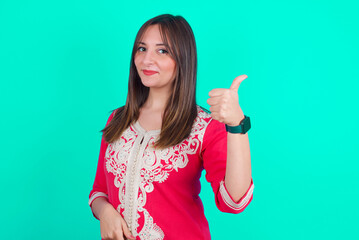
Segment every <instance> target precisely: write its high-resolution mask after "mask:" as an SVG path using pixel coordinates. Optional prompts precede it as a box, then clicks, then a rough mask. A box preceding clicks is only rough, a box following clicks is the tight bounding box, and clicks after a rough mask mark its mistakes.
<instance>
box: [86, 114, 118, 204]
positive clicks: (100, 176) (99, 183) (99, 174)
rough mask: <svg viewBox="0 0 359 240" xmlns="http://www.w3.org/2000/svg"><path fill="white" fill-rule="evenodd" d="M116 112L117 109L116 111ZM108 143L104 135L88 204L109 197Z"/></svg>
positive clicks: (110, 118) (108, 121)
mask: <svg viewBox="0 0 359 240" xmlns="http://www.w3.org/2000/svg"><path fill="white" fill-rule="evenodd" d="M114 112H115V111H114ZM114 112H112V113H111V115H110V117H109V118H108V120H107V123H106V126H107V125H108V124H109V123H110V121H111V120H112V118H113V115H114ZM107 146H108V143H107V142H106V141H105V139H104V138H103V137H102V139H101V146H100V156H99V159H98V164H97V171H96V176H95V182H94V184H93V187H92V190H91V192H90V196H89V202H88V204H89V205H90V206H91V204H92V202H93V201H94V200H95V199H96V198H98V197H105V198H108V197H107V184H106V176H105V169H104V158H105V153H106V149H107Z"/></svg>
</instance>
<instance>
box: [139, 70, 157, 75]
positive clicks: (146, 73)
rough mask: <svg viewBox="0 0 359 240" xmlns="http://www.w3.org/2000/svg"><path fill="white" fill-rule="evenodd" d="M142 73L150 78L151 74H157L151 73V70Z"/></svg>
mask: <svg viewBox="0 0 359 240" xmlns="http://www.w3.org/2000/svg"><path fill="white" fill-rule="evenodd" d="M142 72H143V73H144V74H145V75H147V76H151V75H153V74H156V73H158V72H156V71H152V70H142Z"/></svg>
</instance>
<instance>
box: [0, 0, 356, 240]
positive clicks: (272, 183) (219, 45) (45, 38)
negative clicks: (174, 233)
mask: <svg viewBox="0 0 359 240" xmlns="http://www.w3.org/2000/svg"><path fill="white" fill-rule="evenodd" d="M358 12H359V4H358V2H357V1H348V0H342V1H327V0H326V1H324V0H311V1H309V0H302V1H284V0H283V1H276V0H274V1H264V0H258V1H238V0H233V1H213V2H211V1H193V0H191V1H189V0H183V1H168V2H166V1H158V0H153V1H133V2H132V1H121V0H116V1H114V0H113V1H92V0H86V1H84V0H71V1H70V0H62V1H58V0H55V1H40V0H34V1H26V0H19V1H11V0H1V2H0V56H1V58H0V104H1V118H0V127H1V143H0V148H1V155H0V156H1V157H0V158H1V170H0V182H1V198H0V206H1V210H0V214H1V217H0V229H1V231H0V239H8V240H10V239H51V240H57V239H94V240H96V239H100V228H99V222H98V221H97V220H96V219H95V218H94V217H93V216H92V213H91V211H90V208H89V206H88V205H87V201H88V194H89V191H90V189H91V186H92V183H93V180H94V176H95V170H96V164H97V158H98V154H99V147H100V138H101V134H100V132H99V131H100V130H101V129H102V128H103V127H104V125H105V123H106V120H107V117H108V116H109V112H110V111H111V110H112V109H115V108H117V107H119V106H121V105H123V104H124V103H125V99H126V94H127V79H128V72H129V71H128V70H129V60H130V51H131V48H132V44H133V41H134V38H135V34H136V32H137V31H138V29H139V27H140V26H141V25H142V24H143V23H144V22H145V21H146V20H148V19H149V18H151V17H154V16H156V15H158V14H162V13H171V14H175V15H177V14H179V15H182V16H184V17H185V18H186V19H187V20H188V21H189V23H190V24H191V26H192V28H193V31H194V33H195V37H196V41H197V46H198V61H199V63H198V66H199V67H198V86H197V89H198V90H197V92H198V95H197V98H198V103H199V104H200V105H202V106H204V107H208V105H207V103H206V100H207V97H208V92H209V91H210V90H211V89H213V88H229V86H230V85H231V83H232V80H233V79H234V78H235V77H236V76H238V75H240V74H247V75H248V78H247V79H246V80H245V81H244V82H243V83H242V84H241V86H240V88H239V95H240V105H241V107H242V109H243V110H244V112H245V113H246V114H247V115H249V116H250V117H251V119H252V129H251V130H250V132H249V137H250V144H251V156H252V172H253V179H254V184H255V189H254V199H253V201H252V203H251V204H250V205H249V206H248V208H247V209H246V210H245V211H244V212H243V213H241V214H239V215H231V214H227V213H222V212H220V211H219V210H217V208H216V206H215V204H214V196H213V193H212V190H211V188H210V185H209V184H208V183H207V182H206V181H205V179H204V178H202V183H203V184H202V186H203V188H202V192H201V197H202V199H203V202H204V205H205V214H206V216H207V218H208V221H209V223H210V229H211V234H212V236H213V239H214V240H217V239H260V240H263V239H266V240H267V239H268V240H272V239H273V240H274V239H275V240H278V239H294V240H296V239H359V231H358V228H357V227H358V220H357V218H358V215H359V211H358V202H359V194H358V183H359V181H358V160H359V155H358V152H357V149H358V147H359V144H358V140H357V138H358V134H359V131H358V122H359V117H358V106H357V105H358V102H359V101H358V90H359V88H358V87H359V77H358V69H359V68H358V66H359V65H358V63H359V61H358V55H359V49H358V42H359V33H358V24H359V21H358V20H359V18H358ZM202 176H203V175H202ZM168 218H169V221H170V219H171V216H168ZM178 227H181V226H178Z"/></svg>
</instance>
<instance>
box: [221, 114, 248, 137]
mask: <svg viewBox="0 0 359 240" xmlns="http://www.w3.org/2000/svg"><path fill="white" fill-rule="evenodd" d="M250 128H251V120H250V119H249V117H247V116H244V119H243V120H242V121H241V122H240V123H239V125H238V126H234V127H232V126H228V125H227V124H226V131H227V132H230V133H241V134H245V133H246V132H248V130H249V129H250Z"/></svg>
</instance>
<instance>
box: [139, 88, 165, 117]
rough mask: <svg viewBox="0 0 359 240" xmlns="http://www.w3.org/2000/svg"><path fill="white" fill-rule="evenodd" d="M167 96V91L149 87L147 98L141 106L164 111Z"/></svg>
mask: <svg viewBox="0 0 359 240" xmlns="http://www.w3.org/2000/svg"><path fill="white" fill-rule="evenodd" d="M169 96H170V93H169V92H164V91H156V90H154V89H150V92H149V94H148V98H147V100H146V102H145V103H144V104H143V108H146V109H151V110H154V111H161V112H164V110H165V108H166V105H167V100H168V98H169Z"/></svg>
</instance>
